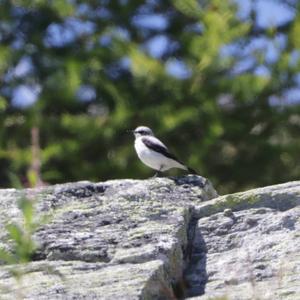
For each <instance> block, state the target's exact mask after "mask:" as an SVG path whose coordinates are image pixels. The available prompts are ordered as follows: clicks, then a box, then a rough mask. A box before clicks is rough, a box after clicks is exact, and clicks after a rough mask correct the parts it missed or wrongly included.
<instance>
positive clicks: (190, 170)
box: [186, 167, 198, 175]
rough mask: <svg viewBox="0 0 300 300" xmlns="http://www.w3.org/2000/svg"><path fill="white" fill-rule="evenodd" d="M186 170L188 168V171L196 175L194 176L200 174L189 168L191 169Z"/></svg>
mask: <svg viewBox="0 0 300 300" xmlns="http://www.w3.org/2000/svg"><path fill="white" fill-rule="evenodd" d="M186 168H187V171H188V172H189V173H191V174H194V175H198V173H197V172H196V171H195V170H194V169H192V168H189V167H186Z"/></svg>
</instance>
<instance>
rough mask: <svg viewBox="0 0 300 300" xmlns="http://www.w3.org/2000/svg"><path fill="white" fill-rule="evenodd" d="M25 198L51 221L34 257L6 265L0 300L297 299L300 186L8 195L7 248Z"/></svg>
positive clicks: (94, 187) (0, 221)
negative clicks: (222, 192)
mask: <svg viewBox="0 0 300 300" xmlns="http://www.w3.org/2000/svg"><path fill="white" fill-rule="evenodd" d="M24 193H25V194H26V195H27V196H28V197H31V198H35V199H36V207H37V211H38V214H39V215H42V214H50V215H51V218H50V221H49V222H48V223H47V224H46V225H43V226H42V227H41V228H40V229H39V230H38V231H37V232H36V233H35V235H34V239H35V240H36V242H37V244H38V249H37V251H36V253H35V256H34V261H32V262H30V263H28V264H26V265H17V266H7V265H2V266H0V299H18V298H19V299H22V298H24V299H30V300H32V299H33V300H35V299H109V300H110V299H181V298H189V299H199V300H200V299H201V300H205V299H206V300H207V299H223V300H225V299H230V300H232V299H233V300H235V299H236V300H247V299H264V300H271V299H272V300H279V299H288V300H292V299H293V300H294V299H296V300H297V299H300V296H299V295H300V284H299V282H300V254H299V253H300V234H299V232H300V231H299V229H300V205H299V204H300V182H290V183H286V184H281V185H276V186H270V187H264V188H260V189H254V190H250V191H247V192H243V193H237V194H232V195H225V196H220V197H217V193H216V191H215V190H214V188H213V187H212V185H211V184H210V183H209V181H208V180H206V179H204V178H202V177H199V176H185V177H181V178H156V179H149V180H115V181H107V182H103V183H90V182H78V183H69V184H63V185H56V186H52V187H47V188H43V189H34V190H24V191H17V190H14V189H9V190H2V191H0V216H1V217H0V247H1V246H2V247H5V248H6V249H10V247H11V242H10V241H8V240H7V235H6V233H5V230H4V226H5V223H6V222H5V220H6V221H14V222H21V220H20V218H21V214H20V211H19V210H18V208H17V199H18V197H21V196H22V194H24ZM16 269H17V270H18V271H19V272H22V274H23V276H22V277H21V281H20V282H16V281H15V277H14V276H12V271H15V270H16Z"/></svg>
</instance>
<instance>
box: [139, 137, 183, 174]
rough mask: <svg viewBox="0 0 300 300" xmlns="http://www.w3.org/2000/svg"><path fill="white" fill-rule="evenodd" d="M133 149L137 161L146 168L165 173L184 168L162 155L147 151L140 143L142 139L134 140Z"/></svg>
mask: <svg viewBox="0 0 300 300" xmlns="http://www.w3.org/2000/svg"><path fill="white" fill-rule="evenodd" d="M134 147H135V150H136V153H137V155H138V157H139V159H140V160H141V161H142V162H143V163H144V164H145V165H147V166H148V167H150V168H152V169H155V170H157V171H159V170H160V171H166V170H168V169H171V168H181V169H183V168H184V166H182V165H181V164H179V163H178V162H176V161H174V160H173V159H169V158H167V157H165V156H164V155H162V154H160V153H158V152H155V151H153V150H151V149H149V148H148V147H147V146H146V145H145V144H144V143H143V141H142V137H138V138H136V140H135V143H134Z"/></svg>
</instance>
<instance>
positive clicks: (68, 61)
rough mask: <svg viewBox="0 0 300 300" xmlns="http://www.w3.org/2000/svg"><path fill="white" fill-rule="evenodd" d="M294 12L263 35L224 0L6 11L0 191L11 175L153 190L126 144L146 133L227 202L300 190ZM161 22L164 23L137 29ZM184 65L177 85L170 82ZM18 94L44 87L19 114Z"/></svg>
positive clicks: (41, 4) (63, 1)
mask: <svg viewBox="0 0 300 300" xmlns="http://www.w3.org/2000/svg"><path fill="white" fill-rule="evenodd" d="M279 2H281V3H282V5H283V6H284V5H287V4H285V2H284V1H279ZM289 9H291V10H292V11H293V12H294V18H293V19H291V20H290V21H287V23H286V24H279V25H277V24H275V25H274V24H273V25H272V26H270V27H268V28H260V27H259V26H258V25H257V23H256V17H255V12H254V11H253V12H252V13H251V14H249V15H248V16H247V17H245V18H243V19H242V18H240V17H239V16H238V14H237V6H236V5H235V4H234V2H232V1H229V0H226V1H224V0H213V1H194V0H189V1H177V0H174V1H149V2H145V3H144V2H141V1H100V2H99V1H96V0H88V1H81V0H78V1H68V0H59V1H46V0H36V1H18V0H15V1H10V0H2V1H1V11H0V16H1V18H0V20H1V21H0V42H1V46H0V123H1V126H0V178H1V181H0V184H1V186H3V187H4V186H8V185H9V184H10V180H9V174H10V173H15V174H18V175H20V176H21V177H22V181H23V183H24V184H27V185H36V184H39V183H41V181H44V182H47V183H49V184H52V183H57V182H65V181H74V180H95V181H100V180H105V179H110V178H124V177H134V178H145V177H148V176H150V175H152V173H153V172H152V171H151V170H149V169H147V168H146V167H145V166H143V165H142V164H141V163H140V162H139V161H138V160H137V158H136V155H135V153H134V149H133V147H132V142H133V138H132V137H131V136H128V135H127V134H126V129H132V128H134V127H136V126H138V125H148V126H150V127H151V128H153V130H154V131H155V132H156V133H157V135H158V136H159V137H160V138H161V139H162V140H163V141H165V143H166V144H168V145H169V147H170V148H171V150H173V151H174V150H175V152H176V154H177V156H179V157H180V159H182V160H183V161H186V162H187V163H188V164H189V165H191V167H193V168H195V169H197V170H198V171H199V173H200V174H201V175H203V176H206V177H208V178H210V179H211V180H212V181H213V183H214V185H215V186H216V188H217V189H218V191H219V192H221V193H222V192H224V193H225V192H234V191H237V190H241V189H247V188H250V187H256V186H262V185H267V184H273V183H277V182H282V181H288V180H295V179H297V178H299V174H300V161H299V155H298V153H299V152H300V141H299V132H300V131H299V129H300V128H299V127H300V121H299V110H300V107H299V102H297V103H293V105H288V103H287V102H288V101H287V97H286V94H287V92H288V91H289V90H290V89H295V88H297V87H298V84H299V83H298V82H297V76H299V72H300V59H299V50H300V49H299V34H298V32H299V26H300V25H299V24H300V18H299V5H298V6H297V5H296V4H295V6H294V7H293V6H292V4H290V5H289ZM153 14H154V15H156V16H157V15H158V16H160V17H161V18H162V22H161V23H162V24H160V23H159V22H156V21H153V22H152V24H150V25H149V22H150V21H148V25H143V23H142V22H141V23H139V20H141V19H143V18H144V17H147V15H153ZM162 37H163V38H164V39H166V41H167V42H166V46H165V48H164V50H163V51H161V52H160V51H158V52H157V53H153V52H152V51H151V48H149V44H151V41H153V39H156V38H162ZM258 40H263V41H264V42H268V45H269V46H266V43H262V46H260V47H254V46H253V45H254V44H255V43H258ZM282 40H284V42H283V41H282ZM268 47H273V48H274V49H276V51H277V56H276V58H270V57H269V56H268V51H267V50H268ZM149 49H150V50H149ZM224 49H225V50H226V49H227V50H226V51H227V52H228V53H227V52H226V51H225V50H224ZM228 49H232V50H230V51H228ZM274 51H275V50H274ZM224 53H227V54H224ZM24 60H25V61H26V60H27V62H29V65H30V67H29V68H28V69H27V70H26V71H23V73H22V72H20V62H22V61H23V62H24ZM178 63H179V64H180V65H181V72H182V70H185V73H184V74H183V75H182V76H177V75H176V74H174V73H173V74H172V72H170V71H169V68H170V66H172V65H174V64H178ZM18 68H19V73H18V72H16V69H17V70H18ZM21 69H22V68H21ZM261 69H263V70H265V72H264V73H262V72H259V70H261ZM21 85H25V86H28V87H31V88H33V87H37V86H38V89H37V90H40V92H38V100H37V102H35V104H34V105H31V106H28V107H25V108H21V107H18V106H16V105H14V104H13V101H12V99H13V98H14V93H15V91H16V88H18V87H20V86H21ZM274 99H275V100H276V105H274V104H273V102H274ZM272 101H273V102H272ZM34 127H36V128H39V134H40V139H39V143H38V144H37V143H36V144H34V143H33V137H32V132H31V130H32V128H34ZM33 144H34V146H33ZM38 148H39V151H36V150H37V149H38ZM34 149H35V150H34ZM37 153H38V154H37ZM170 174H174V173H172V172H171V173H170ZM177 174H179V173H177Z"/></svg>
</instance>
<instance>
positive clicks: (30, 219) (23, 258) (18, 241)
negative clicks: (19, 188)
mask: <svg viewBox="0 0 300 300" xmlns="http://www.w3.org/2000/svg"><path fill="white" fill-rule="evenodd" d="M19 209H20V211H21V213H22V216H23V224H18V223H9V224H8V225H7V226H6V230H7V233H8V241H10V242H11V243H12V248H11V251H7V250H5V249H4V248H0V261H3V262H5V263H7V264H18V263H27V262H29V261H30V260H31V257H32V255H33V253H34V251H35V249H36V245H35V243H34V241H33V238H32V235H33V233H34V231H36V229H37V228H38V226H40V224H41V223H40V222H37V221H36V220H34V207H33V201H32V200H29V199H27V198H25V197H23V198H21V199H20V200H19Z"/></svg>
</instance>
